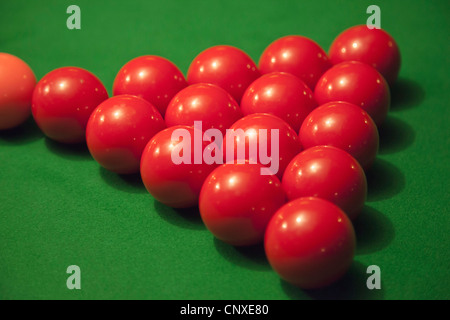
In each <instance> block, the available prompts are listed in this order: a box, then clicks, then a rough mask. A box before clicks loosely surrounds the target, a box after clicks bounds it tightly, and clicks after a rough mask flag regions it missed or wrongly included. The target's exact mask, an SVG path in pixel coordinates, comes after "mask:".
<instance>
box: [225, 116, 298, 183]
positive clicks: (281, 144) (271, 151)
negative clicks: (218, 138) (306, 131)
mask: <svg viewBox="0 0 450 320" xmlns="http://www.w3.org/2000/svg"><path fill="white" fill-rule="evenodd" d="M230 130H232V131H231V132H228V133H227V135H226V136H225V139H224V140H223V146H222V150H223V156H224V159H225V160H224V162H230V161H234V162H235V163H236V162H238V160H244V159H245V160H250V163H260V164H263V165H265V166H266V167H272V169H271V172H272V174H276V175H277V177H278V178H279V179H280V180H281V178H282V177H283V172H284V170H285V169H286V167H287V165H288V164H289V162H290V161H291V159H292V158H293V157H294V156H296V155H297V154H298V153H299V152H300V151H302V146H301V144H300V141H299V139H298V136H297V134H296V133H295V131H294V130H293V129H292V128H291V127H290V126H289V124H287V123H286V121H284V120H282V119H280V118H278V117H277V116H274V115H271V114H268V113H254V114H250V115H248V116H245V117H243V118H242V119H240V120H238V121H236V122H235V123H234V124H233V125H232V126H231V128H230ZM231 133H233V135H230V134H231ZM241 134H242V135H241ZM241 146H243V148H242V147H241ZM240 150H244V152H243V153H241V151H240ZM276 152H277V153H278V157H277V156H276ZM261 155H262V157H261ZM266 156H269V158H266ZM274 159H275V160H274ZM277 160H278V166H277V165H276V161H277ZM269 161H270V162H269ZM268 162H269V163H268Z"/></svg>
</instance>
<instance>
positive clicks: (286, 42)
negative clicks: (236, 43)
mask: <svg viewBox="0 0 450 320" xmlns="http://www.w3.org/2000/svg"><path fill="white" fill-rule="evenodd" d="M330 67H331V62H330V60H329V59H328V56H327V54H326V53H325V51H324V50H323V49H322V48H321V47H320V46H319V45H318V44H317V43H316V42H314V41H313V40H311V39H309V38H306V37H303V36H296V35H293V36H286V37H282V38H279V39H277V40H275V41H274V42H272V43H271V44H270V45H269V46H268V47H267V48H266V49H265V50H264V52H263V53H262V55H261V57H260V59H259V70H260V72H261V73H262V74H266V73H271V72H288V73H291V74H293V75H294V76H297V77H299V78H300V79H301V80H303V81H304V82H305V83H306V84H307V85H308V87H309V88H311V90H314V87H315V85H316V83H317V81H318V80H319V78H320V76H321V75H322V74H323V73H324V72H325V71H326V70H328V69H329V68H330Z"/></svg>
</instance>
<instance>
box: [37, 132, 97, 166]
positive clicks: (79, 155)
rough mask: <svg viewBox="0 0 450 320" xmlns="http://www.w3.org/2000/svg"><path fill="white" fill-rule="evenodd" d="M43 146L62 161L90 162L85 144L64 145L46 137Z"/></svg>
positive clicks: (90, 158)
mask: <svg viewBox="0 0 450 320" xmlns="http://www.w3.org/2000/svg"><path fill="white" fill-rule="evenodd" d="M45 146H46V148H47V149H48V150H49V151H51V152H52V153H54V154H56V155H57V156H59V157H61V158H64V159H68V160H75V161H87V160H92V157H91V154H90V153H89V149H88V147H87V146H86V143H76V144H64V143H60V142H56V141H53V140H51V139H49V138H47V137H46V138H45Z"/></svg>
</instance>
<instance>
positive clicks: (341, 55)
mask: <svg viewBox="0 0 450 320" xmlns="http://www.w3.org/2000/svg"><path fill="white" fill-rule="evenodd" d="M329 53H330V60H331V62H332V63H333V64H338V63H340V62H343V61H352V60H353V61H360V62H364V63H367V64H369V65H371V66H372V67H374V68H375V69H377V70H378V72H380V73H381V74H382V75H383V77H384V78H385V79H386V81H387V82H388V83H389V85H390V86H392V85H393V84H394V83H395V80H396V79H397V76H398V73H399V71H400V64H401V57H400V50H399V48H398V46H397V43H396V42H395V40H394V38H393V37H392V36H391V35H390V34H389V33H387V32H386V31H384V30H382V29H376V28H374V29H369V28H368V27H367V26H366V25H360V26H354V27H351V28H349V29H347V30H345V31H343V32H342V33H341V34H339V35H338V36H337V37H336V39H334V41H333V43H332V44H331V47H330V52H329Z"/></svg>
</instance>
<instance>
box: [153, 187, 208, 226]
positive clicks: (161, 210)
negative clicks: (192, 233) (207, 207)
mask: <svg viewBox="0 0 450 320" xmlns="http://www.w3.org/2000/svg"><path fill="white" fill-rule="evenodd" d="M149 196H150V195H149ZM154 208H155V211H156V212H157V213H158V215H159V216H160V217H161V218H162V219H163V220H165V221H167V222H169V223H170V224H173V225H175V226H177V227H182V228H185V229H192V230H205V229H206V227H205V225H204V224H203V221H202V218H201V217H200V212H199V210H198V207H192V208H186V209H175V208H171V207H169V206H166V205H165V204H162V203H161V202H159V201H156V200H155V202H154Z"/></svg>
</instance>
